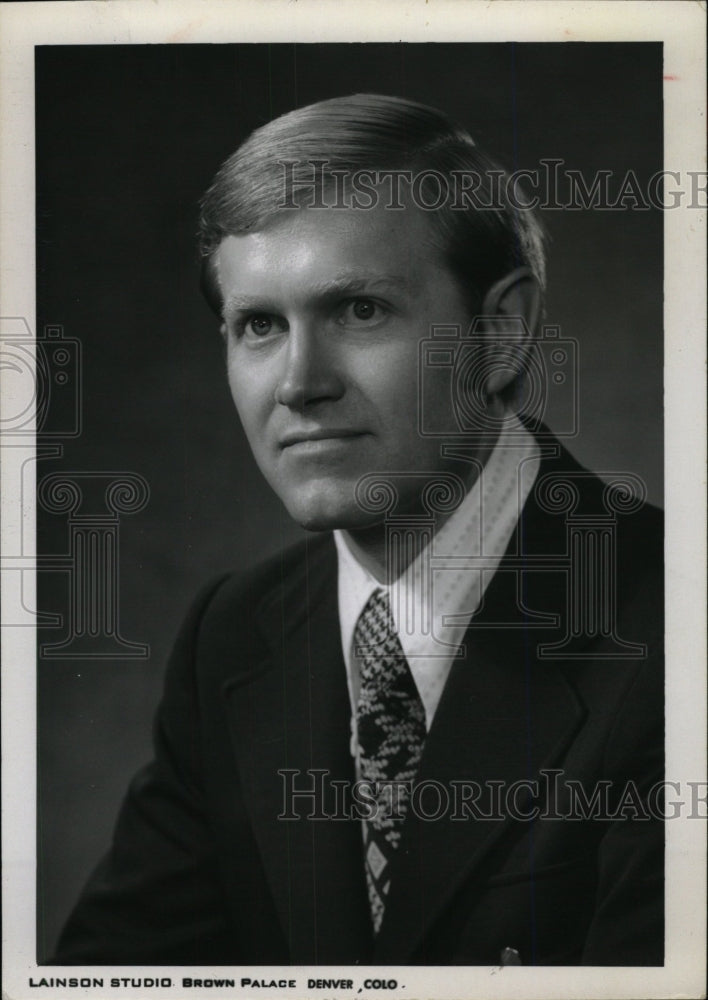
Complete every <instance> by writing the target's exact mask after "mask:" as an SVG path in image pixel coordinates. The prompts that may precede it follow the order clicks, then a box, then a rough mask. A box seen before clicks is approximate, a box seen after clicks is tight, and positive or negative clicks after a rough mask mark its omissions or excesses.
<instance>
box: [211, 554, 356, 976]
mask: <svg viewBox="0 0 708 1000" xmlns="http://www.w3.org/2000/svg"><path fill="white" fill-rule="evenodd" d="M257 617H258V625H259V626H260V628H261V630H262V631H263V634H264V636H265V637H266V639H267V643H268V646H269V647H270V656H269V658H268V659H267V660H266V661H265V662H263V663H262V664H261V665H260V666H259V667H258V668H257V669H256V670H255V671H253V672H252V673H251V674H250V675H249V676H248V677H247V678H246V679H245V680H243V681H241V682H231V683H230V684H227V685H226V689H225V694H226V697H227V701H228V704H229V710H230V723H231V731H232V738H233V743H234V746H235V749H236V754H237V757H238V762H239V769H240V773H241V776H242V781H243V786H244V795H245V799H246V807H247V809H248V812H249V815H250V819H251V822H252V825H253V829H254V832H255V835H256V838H257V841H258V844H259V848H260V851H261V856H262V859H263V864H264V867H265V870H266V873H267V877H268V879H269V884H270V888H271V892H272V894H273V898H274V899H275V902H276V906H277V909H278V913H279V915H280V920H281V923H282V926H283V930H284V932H285V935H286V939H287V941H288V944H289V947H290V954H291V960H292V961H293V962H294V963H297V964H314V963H318V964H332V965H334V964H353V963H355V962H356V961H359V960H360V959H363V958H365V956H366V953H367V950H368V948H369V947H370V938H371V930H370V918H369V913H368V901H367V899H366V888H365V882H364V868H363V858H362V837H361V826H360V824H359V823H358V822H356V821H353V820H351V819H349V820H347V819H344V818H341V819H327V818H324V817H325V815H330V816H331V815H333V814H337V813H340V814H341V813H342V811H343V808H344V807H343V805H342V803H341V802H339V801H337V800H335V799H334V797H333V795H331V794H327V795H326V796H325V801H324V802H322V800H321V796H319V795H318V796H317V804H316V805H315V801H314V800H313V799H312V798H310V799H308V798H306V797H301V798H299V799H295V800H293V805H294V811H295V812H296V813H299V814H300V816H301V818H298V819H290V820H288V819H282V818H281V819H278V817H279V816H280V815H281V814H282V813H283V812H284V808H285V801H284V789H285V787H286V784H287V783H289V784H290V787H291V788H296V789H303V788H312V787H314V785H313V784H312V783H313V781H317V780H319V779H318V778H316V777H313V776H312V775H308V773H307V772H308V771H312V770H318V771H324V772H326V774H325V776H324V777H325V779H326V781H325V784H326V787H327V788H328V789H329V790H330V791H331V789H332V787H333V786H332V785H331V782H333V781H335V782H336V781H339V782H342V783H343V784H342V785H341V786H340V788H343V787H344V785H346V786H347V787H348V788H350V787H351V784H352V782H353V780H354V767H353V762H352V758H351V755H350V752H349V739H348V735H349V727H350V716H351V712H350V706H349V694H348V691H347V684H346V673H345V668H344V662H343V658H342V652H341V640H340V636H339V627H338V622H339V617H338V611H337V588H336V554H335V550H334V545H333V544H332V543H331V540H328V542H327V544H326V545H323V544H322V543H321V542H316V543H314V544H312V545H311V546H309V547H308V552H307V555H306V557H305V559H304V560H303V562H302V564H301V565H300V566H298V568H297V571H296V572H295V574H290V575H289V576H288V577H287V578H284V579H283V582H282V586H280V587H278V588H276V590H275V591H273V592H271V593H270V594H269V595H268V596H267V597H266V599H265V600H264V601H263V602H262V604H261V606H260V609H259V612H258V616H257ZM283 770H287V771H289V772H290V774H289V775H288V776H285V777H284V776H282V775H280V774H279V773H278V772H279V771H283ZM312 812H316V813H319V817H320V818H310V819H309V818H307V817H308V814H310V813H312Z"/></svg>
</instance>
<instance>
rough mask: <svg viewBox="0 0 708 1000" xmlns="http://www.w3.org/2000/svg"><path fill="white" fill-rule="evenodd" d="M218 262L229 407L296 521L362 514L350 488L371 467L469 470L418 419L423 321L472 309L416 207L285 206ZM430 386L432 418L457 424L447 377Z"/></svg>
mask: <svg viewBox="0 0 708 1000" xmlns="http://www.w3.org/2000/svg"><path fill="white" fill-rule="evenodd" d="M216 267H217V270H218V275H219V281H220V285H221V291H222V295H223V300H224V322H225V335H226V339H227V357H228V378H229V385H230V387H231V392H232V394H233V398H234V401H235V403H236V408H237V410H238V412H239V415H240V417H241V420H242V422H243V426H244V429H245V432H246V435H247V437H248V440H249V443H250V445H251V448H252V449H253V454H254V456H255V458H256V461H257V462H258V465H259V466H260V469H261V471H262V472H263V474H264V476H265V477H266V479H267V480H268V482H269V483H270V485H271V486H272V487H273V489H274V490H275V492H276V493H277V494H278V496H279V497H280V498H281V500H282V501H283V503H284V504H285V506H286V508H287V509H288V511H289V513H290V514H291V516H292V517H293V518H294V519H295V520H296V521H298V522H299V523H300V524H301V525H302V526H303V527H306V528H310V529H314V530H324V529H331V528H349V529H356V528H361V527H365V526H368V525H369V524H371V523H372V515H371V514H370V513H365V512H364V511H362V510H361V508H360V507H359V505H358V504H357V501H356V499H355V488H356V484H357V482H358V481H359V480H360V479H361V477H362V476H365V475H366V474H367V473H371V472H381V473H387V472H401V471H406V472H415V473H424V474H427V475H428V476H429V477H430V478H431V479H432V478H434V477H435V473H436V472H440V471H442V470H451V469H454V470H455V471H457V472H458V473H459V472H460V471H462V472H463V474H464V475H469V471H470V468H471V467H470V466H469V465H467V466H465V467H464V468H463V469H462V470H461V469H460V467H459V466H457V467H456V468H455V467H454V466H453V465H452V464H451V463H450V462H449V461H445V460H443V459H441V457H440V444H441V442H440V440H439V439H436V438H424V437H421V436H420V434H419V433H418V357H419V344H420V341H421V340H423V339H425V338H428V337H430V329H431V324H458V325H459V326H460V327H462V328H463V329H466V328H467V326H469V322H470V319H471V317H470V316H469V313H468V309H467V308H466V306H465V303H464V301H463V296H462V293H461V290H460V289H459V288H458V286H457V284H456V282H455V280H454V279H453V277H452V275H451V274H450V272H449V271H448V269H447V268H446V266H445V264H444V262H443V260H442V258H441V255H440V251H439V250H437V249H436V248H435V246H434V245H433V240H432V231H431V229H430V222H429V221H428V219H427V217H426V216H425V214H424V213H423V212H421V211H420V210H418V209H413V208H411V209H405V210H403V211H395V212H394V211H386V210H385V209H384V208H383V207H381V208H379V209H375V210H371V211H363V210H357V209H351V208H350V209H343V210H333V209H325V210H319V211H318V210H316V209H302V210H297V211H293V212H292V213H291V214H287V215H284V216H281V217H279V218H278V219H277V220H276V221H275V222H273V223H271V224H270V225H269V226H268V227H267V228H265V229H264V230H261V231H259V232H253V233H249V234H248V235H244V236H228V237H226V238H225V239H224V240H223V242H222V244H221V246H220V247H219V249H218V251H217V254H216ZM441 388H442V384H441ZM438 396H439V397H440V398H439V399H437V400H436V401H435V402H434V405H435V406H439V407H440V410H441V412H440V414H439V415H438V417H439V423H438V424H437V425H438V426H440V425H444V424H443V421H444V422H446V423H447V425H449V426H451V427H454V426H455V424H454V415H453V413H452V407H451V400H450V395H449V390H448V391H447V392H442V391H441V392H440V393H439V394H438ZM426 405H427V403H426ZM433 419H438V418H436V417H435V416H434V415H433ZM420 488H421V478H420V476H416V477H415V478H411V485H410V487H409V488H408V491H409V494H410V495H409V496H406V495H405V493H406V490H405V489H404V490H402V491H401V489H400V482H399V493H401V492H402V494H403V495H402V496H401V507H402V508H403V509H406V508H407V509H412V508H414V507H415V505H416V498H417V497H418V496H419V494H420ZM400 509H401V508H399V510H400Z"/></svg>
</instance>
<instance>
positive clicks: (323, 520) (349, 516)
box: [283, 495, 376, 531]
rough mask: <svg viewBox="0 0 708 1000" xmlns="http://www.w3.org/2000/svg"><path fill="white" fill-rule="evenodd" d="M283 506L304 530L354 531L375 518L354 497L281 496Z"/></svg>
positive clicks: (366, 525)
mask: <svg viewBox="0 0 708 1000" xmlns="http://www.w3.org/2000/svg"><path fill="white" fill-rule="evenodd" d="M283 502H284V504H285V508H286V510H287V512H288V514H290V516H291V517H292V519H293V520H294V521H296V522H297V524H299V525H300V527H301V528H304V529H305V530H306V531H334V530H335V529H337V528H339V529H342V530H345V531H346V530H350V531H354V530H356V529H357V528H367V527H370V526H371V524H372V522H373V521H374V520H376V518H375V517H373V516H372V514H371V513H369V512H367V511H363V510H362V509H361V508H360V507H359V506H358V505H357V503H356V501H355V500H354V498H353V497H352V498H347V499H346V500H344V499H342V498H339V497H331V498H328V497H327V496H325V495H319V496H313V497H287V498H286V497H283Z"/></svg>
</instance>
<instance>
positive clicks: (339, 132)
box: [199, 94, 545, 311]
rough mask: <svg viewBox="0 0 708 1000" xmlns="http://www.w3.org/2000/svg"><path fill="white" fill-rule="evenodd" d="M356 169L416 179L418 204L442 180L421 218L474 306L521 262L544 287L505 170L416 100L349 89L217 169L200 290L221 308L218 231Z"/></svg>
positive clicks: (285, 119)
mask: <svg viewBox="0 0 708 1000" xmlns="http://www.w3.org/2000/svg"><path fill="white" fill-rule="evenodd" d="M362 171H369V172H370V171H374V172H383V171H405V172H408V174H409V176H410V177H412V178H416V177H417V178H418V180H419V181H420V186H419V189H418V190H419V201H424V203H425V205H426V206H432V205H435V204H436V198H437V199H438V200H439V195H440V190H441V185H446V187H447V197H445V199H444V201H443V202H441V203H440V207H439V208H434V209H432V210H430V211H429V215H430V217H431V223H432V227H433V231H436V232H437V234H438V238H439V240H440V246H441V249H442V251H443V254H444V257H445V259H446V261H447V264H448V266H449V267H450V270H451V272H452V273H453V274H454V276H455V277H456V279H457V280H458V282H459V283H460V288H461V290H462V292H463V294H465V296H467V297H468V300H469V301H470V302H475V304H476V305H479V303H480V301H481V298H482V297H483V296H484V294H485V292H486V291H487V290H488V289H489V288H490V287H491V286H492V285H493V284H494V282H495V281H498V280H499V279H500V278H502V277H504V276H505V275H506V274H508V273H509V272H510V271H513V270H514V269H515V268H517V267H521V266H526V267H528V268H530V270H531V271H532V272H533V274H534V275H535V277H536V279H537V281H538V283H539V285H540V286H541V288H543V287H544V285H545V260H544V250H543V239H544V237H543V230H542V228H541V226H540V224H539V222H538V220H537V218H536V217H535V215H534V213H533V212H532V211H531V210H530V209H527V208H519V207H517V204H512V203H511V202H510V200H509V197H508V190H507V183H506V181H507V174H506V173H505V171H504V170H502V169H501V168H500V167H499V166H498V165H497V164H496V163H494V162H493V161H492V160H491V159H489V158H488V157H487V156H486V155H485V154H484V153H483V152H482V151H481V150H480V149H479V148H478V147H477V146H476V145H475V142H474V140H473V139H472V137H471V136H470V134H469V133H468V132H467V131H466V130H465V129H463V128H462V127H460V126H459V125H456V124H455V123H454V122H452V121H450V120H449V119H448V118H447V116H446V115H444V114H443V113H442V112H440V111H438V110H436V109H435V108H430V107H427V106H426V105H424V104H417V103H415V102H413V101H406V100H403V99H401V98H398V97H388V96H383V95H380V94H353V95H351V96H348V97H336V98H333V99H331V100H327V101H319V102H317V103H316V104H309V105H307V106H306V107H303V108H298V109H297V110H295V111H291V112H289V113H288V114H285V115H282V116H281V117H279V118H276V119H274V120H273V121H271V122H269V123H268V124H267V125H264V126H262V127H261V128H258V129H256V130H255V131H254V132H252V133H251V135H250V136H249V137H248V138H247V139H246V141H245V142H244V143H243V144H242V145H241V146H239V148H238V149H237V150H236V152H235V153H233V154H232V156H230V157H229V158H228V159H227V160H226V161H225V162H224V163H223V165H222V166H221V167H220V169H219V171H218V172H217V174H216V176H215V178H214V181H213V183H212V184H211V186H210V187H209V189H208V190H207V192H206V194H205V195H204V197H203V199H202V202H201V214H200V219H199V252H200V255H201V258H202V289H203V291H204V294H205V295H206V297H207V299H208V300H209V302H210V303H211V305H212V307H213V308H215V309H216V310H217V311H219V309H220V299H221V295H220V290H219V288H218V282H217V280H216V275H215V274H214V268H213V266H212V257H213V254H214V252H215V251H216V250H217V248H218V246H219V244H220V243H221V241H222V240H223V239H224V238H225V237H226V236H229V235H233V236H237V235H243V234H245V233H249V232H254V231H258V230H259V229H262V228H264V227H265V226H266V225H267V224H268V223H269V222H270V221H273V220H274V219H275V218H276V217H280V216H282V215H283V214H284V213H286V212H288V211H291V210H292V208H299V207H307V206H308V201H307V200H302V199H301V200H300V201H299V202H296V201H295V200H294V198H295V195H296V194H300V195H301V194H302V193H303V192H306V193H307V194H308V195H309V196H310V197H311V198H312V197H319V198H320V199H321V196H322V193H323V191H324V190H325V189H329V190H331V188H332V187H333V185H334V184H335V178H336V177H337V174H339V177H340V178H341V177H344V176H347V177H349V178H350V179H351V178H353V177H354V176H355V175H356V174H357V173H361V172H362ZM465 177H466V178H467V179H466V180H465V179H464V178H465ZM465 185H467V189H468V190H469V189H470V186H474V199H473V200H472V199H471V198H470V197H466V198H465V197H464V196H463V195H462V194H461V192H462V191H463V189H464V186H465ZM517 197H518V196H517ZM285 205H290V206H291V207H290V208H288V207H284V206H285ZM480 205H489V206H490V207H479V206H480ZM322 210H327V209H322Z"/></svg>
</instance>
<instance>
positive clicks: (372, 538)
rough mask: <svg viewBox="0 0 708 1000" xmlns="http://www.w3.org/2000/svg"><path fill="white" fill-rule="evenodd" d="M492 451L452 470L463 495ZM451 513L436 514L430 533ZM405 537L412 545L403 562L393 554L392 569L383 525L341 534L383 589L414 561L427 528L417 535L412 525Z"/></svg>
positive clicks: (426, 535) (488, 450)
mask: <svg viewBox="0 0 708 1000" xmlns="http://www.w3.org/2000/svg"><path fill="white" fill-rule="evenodd" d="M493 450H494V446H493V445H490V446H488V447H486V448H485V449H484V451H483V453H482V454H480V455H478V456H477V458H478V460H479V462H474V463H470V464H468V465H465V467H464V468H462V469H460V468H456V469H455V471H456V472H457V474H458V475H460V476H461V478H462V479H463V480H464V482H465V495H467V494H468V493H469V491H470V490H471V489H472V487H473V486H474V485H475V483H476V481H477V479H478V478H479V471H480V469H482V468H484V466H485V465H486V464H487V461H488V460H489V456H490V455H491V453H492V451H493ZM453 513H454V511H449V512H447V513H439V514H437V515H436V517H435V520H434V522H433V530H434V532H435V533H437V532H438V531H439V530H440V529H441V528H442V526H443V525H444V524H445V523H446V522H447V521H448V520H449V518H450V517H451V516H452V514H453ZM406 530H407V536H408V539H409V541H414V542H415V544H412V545H410V544H409V545H407V546H406V549H405V555H404V559H403V561H402V560H401V555H403V553H401V552H400V551H399V552H398V553H397V560H396V564H395V566H393V565H391V561H390V558H389V554H388V553H387V532H386V522H384V521H381V522H379V523H378V524H373V525H369V526H368V527H366V528H350V529H347V530H342V532H341V533H342V535H343V536H344V539H345V541H346V543H347V545H348V546H349V549H350V550H351V552H352V554H353V555H354V557H355V558H356V560H357V562H358V563H359V564H360V565H361V566H363V567H364V569H366V570H367V571H368V572H369V573H371V575H372V576H373V577H374V579H376V580H377V581H378V582H379V583H380V584H382V585H383V586H386V585H387V584H391V583H393V582H394V581H395V579H396V578H397V577H398V576H399V575H400V573H401V572H402V571H403V570H405V569H406V568H407V567H408V566H409V565H410V564H411V563H412V562H414V561H415V559H416V558H417V556H418V555H419V553H420V551H421V550H422V549H423V548H424V547H425V545H426V544H427V542H428V541H429V537H430V536H429V526H428V525H426V527H425V528H421V529H420V530H419V531H417V530H416V529H415V527H414V526H413V525H407V526H406Z"/></svg>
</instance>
